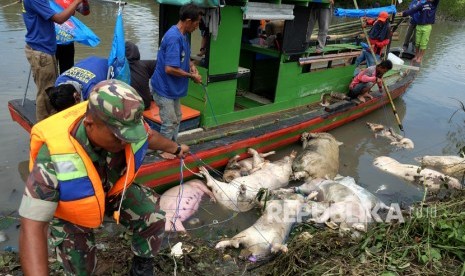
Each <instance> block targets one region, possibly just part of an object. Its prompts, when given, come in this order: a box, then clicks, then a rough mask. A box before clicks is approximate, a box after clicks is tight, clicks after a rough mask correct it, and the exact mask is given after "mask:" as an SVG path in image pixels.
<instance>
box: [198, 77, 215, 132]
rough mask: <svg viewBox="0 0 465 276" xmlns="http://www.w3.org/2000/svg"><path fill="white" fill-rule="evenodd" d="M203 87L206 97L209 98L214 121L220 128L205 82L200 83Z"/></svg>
mask: <svg viewBox="0 0 465 276" xmlns="http://www.w3.org/2000/svg"><path fill="white" fill-rule="evenodd" d="M200 84H201V85H202V88H203V91H204V92H205V97H206V98H207V102H208V105H209V106H210V111H211V112H212V115H213V119H214V120H215V124H216V126H218V125H219V124H218V120H217V119H216V116H215V112H214V111H213V106H212V102H211V101H210V97H208V92H207V85H206V84H204V83H203V82H202V83H200Z"/></svg>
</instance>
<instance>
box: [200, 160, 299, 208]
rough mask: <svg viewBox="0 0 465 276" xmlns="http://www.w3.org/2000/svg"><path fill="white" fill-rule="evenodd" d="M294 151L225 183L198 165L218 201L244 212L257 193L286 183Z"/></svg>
mask: <svg viewBox="0 0 465 276" xmlns="http://www.w3.org/2000/svg"><path fill="white" fill-rule="evenodd" d="M295 154H296V153H295V152H292V153H291V154H290V155H289V156H286V157H284V158H283V159H280V160H278V161H275V162H265V165H264V166H263V167H262V168H261V169H260V170H258V171H256V172H253V173H252V174H250V175H247V176H242V177H239V178H236V179H234V180H233V181H232V182H230V183H225V182H222V181H219V180H216V179H215V178H213V177H212V176H211V175H210V174H209V173H208V171H207V170H206V169H205V168H204V167H200V173H202V174H203V175H204V176H205V178H206V180H207V186H208V187H210V188H211V190H212V192H213V194H214V195H215V198H216V200H217V202H218V203H220V204H221V205H223V206H225V207H226V208H228V209H230V210H233V211H236V212H246V211H248V210H250V209H252V208H253V207H254V206H255V205H256V203H257V201H256V197H257V194H258V193H259V192H260V191H261V190H263V189H267V190H269V191H271V190H275V189H278V188H282V187H285V186H287V185H288V183H289V179H290V176H291V173H292V160H294V158H295Z"/></svg>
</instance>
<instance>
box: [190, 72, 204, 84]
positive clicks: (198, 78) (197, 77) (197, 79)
mask: <svg viewBox="0 0 465 276" xmlns="http://www.w3.org/2000/svg"><path fill="white" fill-rule="evenodd" d="M191 78H192V80H193V81H194V82H195V83H201V82H202V76H201V75H199V74H198V73H197V74H192V77H191Z"/></svg>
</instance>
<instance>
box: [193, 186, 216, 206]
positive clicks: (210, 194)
mask: <svg viewBox="0 0 465 276" xmlns="http://www.w3.org/2000/svg"><path fill="white" fill-rule="evenodd" d="M197 187H199V189H200V190H201V191H202V192H204V193H205V194H207V195H208V196H209V197H210V201H211V202H216V198H215V196H214V195H213V192H212V191H210V189H208V187H207V186H205V185H199V186H197Z"/></svg>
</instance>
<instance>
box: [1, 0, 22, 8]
mask: <svg viewBox="0 0 465 276" xmlns="http://www.w3.org/2000/svg"><path fill="white" fill-rule="evenodd" d="M18 3H21V1H16V2H13V3H10V4H6V5H3V6H1V7H0V8H2V9H3V8H6V7H9V6H13V5H14V4H18Z"/></svg>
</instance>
